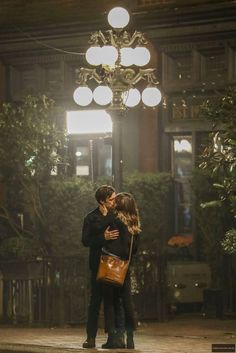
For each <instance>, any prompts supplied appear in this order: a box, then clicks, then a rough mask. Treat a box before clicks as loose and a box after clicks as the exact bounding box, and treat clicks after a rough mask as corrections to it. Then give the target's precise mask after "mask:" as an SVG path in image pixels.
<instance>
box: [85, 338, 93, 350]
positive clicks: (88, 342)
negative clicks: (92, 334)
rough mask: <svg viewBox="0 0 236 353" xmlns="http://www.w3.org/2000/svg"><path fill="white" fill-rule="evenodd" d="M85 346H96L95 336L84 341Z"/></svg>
mask: <svg viewBox="0 0 236 353" xmlns="http://www.w3.org/2000/svg"><path fill="white" fill-rule="evenodd" d="M82 347H83V348H95V338H87V339H86V341H84V343H83V346H82Z"/></svg>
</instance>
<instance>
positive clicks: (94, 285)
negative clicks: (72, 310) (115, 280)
mask: <svg viewBox="0 0 236 353" xmlns="http://www.w3.org/2000/svg"><path fill="white" fill-rule="evenodd" d="M96 276H97V271H94V270H93V271H91V295H90V303H89V307H88V320H87V328H86V329H87V337H88V338H95V337H96V335H97V330H98V317H99V312H100V307H101V302H102V285H101V283H99V282H97V280H96Z"/></svg>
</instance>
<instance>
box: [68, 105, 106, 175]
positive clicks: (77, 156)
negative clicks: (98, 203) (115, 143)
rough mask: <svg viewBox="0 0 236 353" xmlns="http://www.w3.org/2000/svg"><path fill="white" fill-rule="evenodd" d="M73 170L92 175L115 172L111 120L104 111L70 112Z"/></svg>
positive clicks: (69, 131) (78, 173)
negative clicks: (113, 169)
mask: <svg viewBox="0 0 236 353" xmlns="http://www.w3.org/2000/svg"><path fill="white" fill-rule="evenodd" d="M66 118H67V131H68V135H69V139H70V142H71V143H70V146H71V147H70V154H71V155H72V158H73V164H74V167H73V170H74V171H73V173H75V174H76V175H78V176H84V177H88V178H90V179H91V180H92V181H94V180H96V179H97V178H98V177H111V175H112V141H111V132H112V121H111V117H110V115H109V114H108V113H107V112H106V111H105V110H80V111H69V112H67V117H66Z"/></svg>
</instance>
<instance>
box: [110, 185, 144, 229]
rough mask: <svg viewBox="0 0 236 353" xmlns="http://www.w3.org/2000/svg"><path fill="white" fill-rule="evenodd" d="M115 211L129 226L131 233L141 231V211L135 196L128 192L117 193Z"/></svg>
mask: <svg viewBox="0 0 236 353" xmlns="http://www.w3.org/2000/svg"><path fill="white" fill-rule="evenodd" d="M115 200H116V207H115V212H116V215H117V217H118V218H119V219H120V220H121V221H122V222H123V223H124V224H125V225H126V226H127V227H128V230H129V232H130V233H131V234H133V235H134V234H138V233H140V232H141V225H140V219H139V212H138V208H137V205H136V202H135V200H134V197H133V196H132V195H131V194H129V193H128V192H120V193H119V194H117V195H116V199H115Z"/></svg>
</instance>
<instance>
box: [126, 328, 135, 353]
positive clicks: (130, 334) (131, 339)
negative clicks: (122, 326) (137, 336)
mask: <svg viewBox="0 0 236 353" xmlns="http://www.w3.org/2000/svg"><path fill="white" fill-rule="evenodd" d="M126 348H128V349H134V334H133V331H132V330H127V342H126Z"/></svg>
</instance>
